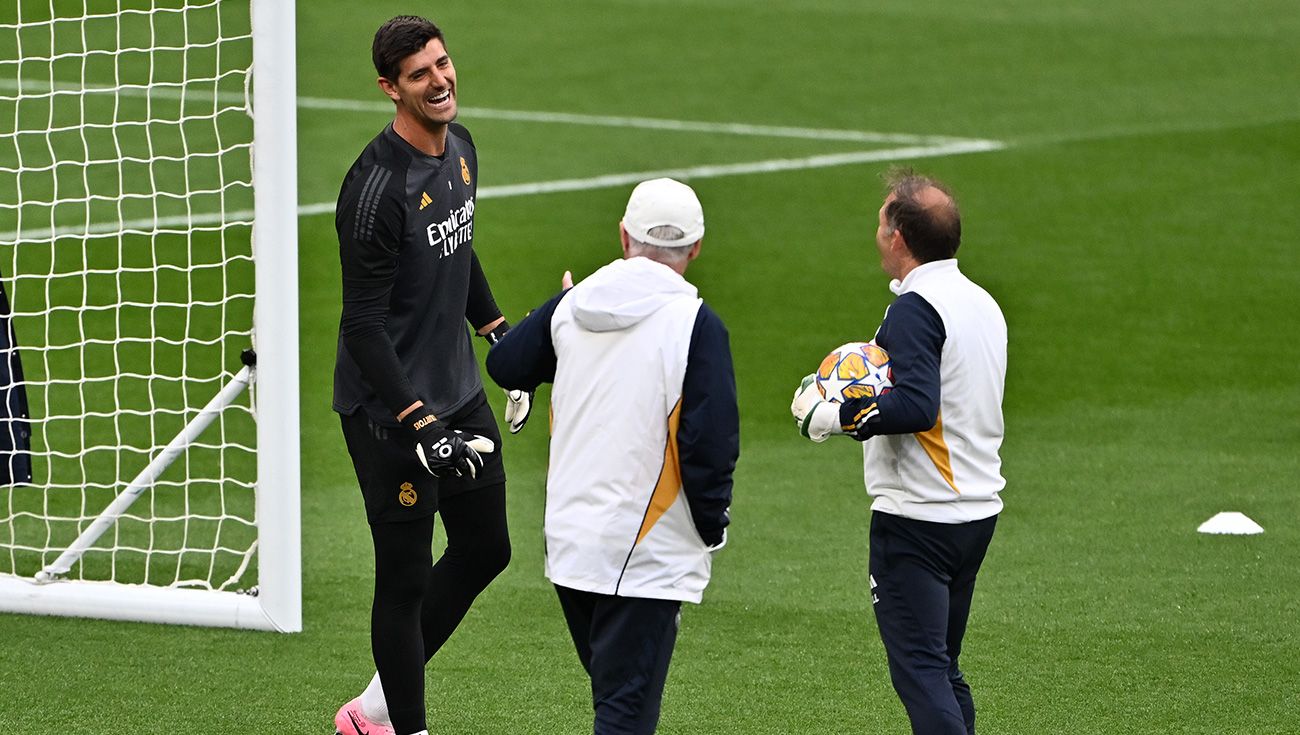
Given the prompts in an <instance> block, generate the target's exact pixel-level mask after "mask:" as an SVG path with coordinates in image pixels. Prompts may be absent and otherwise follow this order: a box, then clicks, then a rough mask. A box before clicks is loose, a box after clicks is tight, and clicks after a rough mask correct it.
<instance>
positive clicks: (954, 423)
mask: <svg viewBox="0 0 1300 735" xmlns="http://www.w3.org/2000/svg"><path fill="white" fill-rule="evenodd" d="M890 290H892V291H893V292H894V293H895V294H898V295H900V296H901V295H902V294H905V293H909V292H915V293H916V294H918V295H920V296H921V297H922V298H924V299H925V301H927V302H928V303H929V304H930V305H931V306H932V307H933V308H934V310H935V311H936V312H938V314H939V317H940V318H941V319H942V321H943V326H944V333H945V335H946V338H945V340H944V342H943V350H942V354H941V357H940V362H939V385H940V408H939V419H938V421H937V422H936V424H935V425H934V427H933V428H931V429H930V430H928V431H925V432H921V433H917V434H887V435H880V436H873V437H871V438H870V439H868V440H867V441H866V442H865V443H864V444H863V468H864V473H865V477H866V486H867V492H868V493H869V494H870V495H871V496H872V498H874V500H873V501H872V504H871V508H872V510H878V511H882V512H885V513H891V514H893V515H898V516H903V517H905V518H913V519H916V520H922V521H934V522H938V523H966V522H970V521H977V520H980V519H983V518H988V517H989V516H992V515H995V514H997V513H998V512H999V511H1001V510H1002V499H1001V498H1000V497H999V495H998V493H999V492H1000V491H1001V490H1002V488H1003V487H1004V486H1005V485H1006V481H1005V480H1004V479H1003V478H1002V474H1001V468H1002V461H1001V459H1000V457H999V455H998V451H999V449H1000V447H1001V446H1002V437H1003V419H1002V394H1003V385H1004V383H1005V380H1006V372H1007V325H1006V321H1005V320H1004V318H1003V316H1002V310H1001V309H999V308H998V305H997V303H996V302H995V301H994V300H993V297H992V296H990V295H989V294H988V292H987V291H985V290H984V289H983V288H981V287H980V286H978V285H976V284H975V283H974V282H972V281H971V280H970V279H968V278H967V277H966V276H965V275H963V274H962V272H961V271H960V270H959V269H958V268H957V261H956V260H952V259H949V260H940V261H935V262H931V263H926V264H923V265H921V266H919V267H917V268H915V269H914V270H912V271H911V272H910V273H908V275H907V277H906V278H904V279H903V280H902V281H901V282H899V281H894V282H893V283H891V284H890ZM886 319H888V314H887V315H886Z"/></svg>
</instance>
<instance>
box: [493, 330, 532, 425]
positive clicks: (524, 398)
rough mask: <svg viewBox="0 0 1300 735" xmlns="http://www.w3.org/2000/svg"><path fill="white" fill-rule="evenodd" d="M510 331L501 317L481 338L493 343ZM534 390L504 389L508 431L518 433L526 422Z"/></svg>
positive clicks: (530, 410) (530, 409)
mask: <svg viewBox="0 0 1300 735" xmlns="http://www.w3.org/2000/svg"><path fill="white" fill-rule="evenodd" d="M509 331H510V323H509V322H507V321H506V320H504V319H502V320H501V323H500V324H498V325H496V326H495V327H493V328H492V331H490V332H488V333H487V334H485V335H483V339H486V340H487V341H488V344H490V345H495V344H496V343H497V342H500V341H501V338H502V337H504V336H506V332H509ZM535 394H536V391H531V390H530V391H522V390H508V391H506V423H507V424H510V433H511V434H518V433H519V430H520V429H522V428H524V424H526V423H528V414H529V413H531V412H532V410H533V396H534V395H535Z"/></svg>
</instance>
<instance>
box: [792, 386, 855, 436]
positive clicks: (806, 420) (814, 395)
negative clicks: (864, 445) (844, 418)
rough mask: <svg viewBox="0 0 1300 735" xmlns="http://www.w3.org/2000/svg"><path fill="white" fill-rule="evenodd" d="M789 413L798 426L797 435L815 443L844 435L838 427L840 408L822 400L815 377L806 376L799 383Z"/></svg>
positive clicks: (835, 404)
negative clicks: (833, 436) (831, 436)
mask: <svg viewBox="0 0 1300 735" xmlns="http://www.w3.org/2000/svg"><path fill="white" fill-rule="evenodd" d="M790 413H792V414H793V415H794V421H795V423H796V424H797V425H798V426H799V433H800V434H802V435H803V436H806V437H808V438H809V439H812V440H813V441H815V442H824V441H826V437H828V436H830V435H831V434H843V433H844V430H843V428H841V426H840V406H839V404H838V403H831V402H830V401H827V400H825V399H824V398H822V394H821V391H819V390H818V389H817V376H816V375H813V374H810V375H807V376H805V377H804V379H803V380H802V381H800V383H799V388H798V389H797V390H796V391H795V392H794V400H792V401H791V402H790Z"/></svg>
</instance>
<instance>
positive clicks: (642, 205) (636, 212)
mask: <svg viewBox="0 0 1300 735" xmlns="http://www.w3.org/2000/svg"><path fill="white" fill-rule="evenodd" d="M662 225H672V226H673V227H676V228H678V229H679V230H681V231H682V232H684V233H686V235H685V236H684V237H682V238H680V239H677V240H664V239H662V238H658V237H653V236H651V235H650V230H651V229H653V228H655V227H660V226H662ZM623 229H625V230H627V234H628V236H630V237H631V238H632V239H633V240H636V241H638V242H643V243H645V244H647V245H656V246H658V247H661V248H682V247H688V246H690V245H694V244H695V243H697V242H699V241H700V238H702V237H704V208H703V207H701V206H700V200H699V198H698V197H696V196H695V191H694V190H693V189H691V187H689V186H687V185H686V184H683V183H681V182H680V181H674V180H672V179H651V180H649V181H642V182H641V183H639V184H637V185H636V188H635V189H633V190H632V196H631V197H629V198H628V200H627V211H626V212H624V213H623Z"/></svg>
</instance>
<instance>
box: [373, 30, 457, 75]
mask: <svg viewBox="0 0 1300 735" xmlns="http://www.w3.org/2000/svg"><path fill="white" fill-rule="evenodd" d="M435 38H436V39H438V40H440V41H443V37H442V30H441V29H440V28H438V26H436V25H434V24H433V21H431V20H429V19H427V18H421V17H420V16H418V15H399V16H397V17H396V18H393V19H392V20H390V21H388V22H387V23H385V24H383V25H382V26H379V30H377V31H375V41H374V43H373V44H371V46H370V57H371V59H373V60H374V62H375V71H377V72H379V76H381V77H383V78H384V79H387V80H388V81H390V82H396V81H397V77H398V75H399V74H401V72H402V59H405V58H406V57H408V56H410V55H411V54H413V53H416V52H417V51H419V50H420V49H422V48H424V46H425V44H427V43H428V42H429V41H432V40H433V39H435ZM443 42H444V43H446V41H443Z"/></svg>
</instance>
